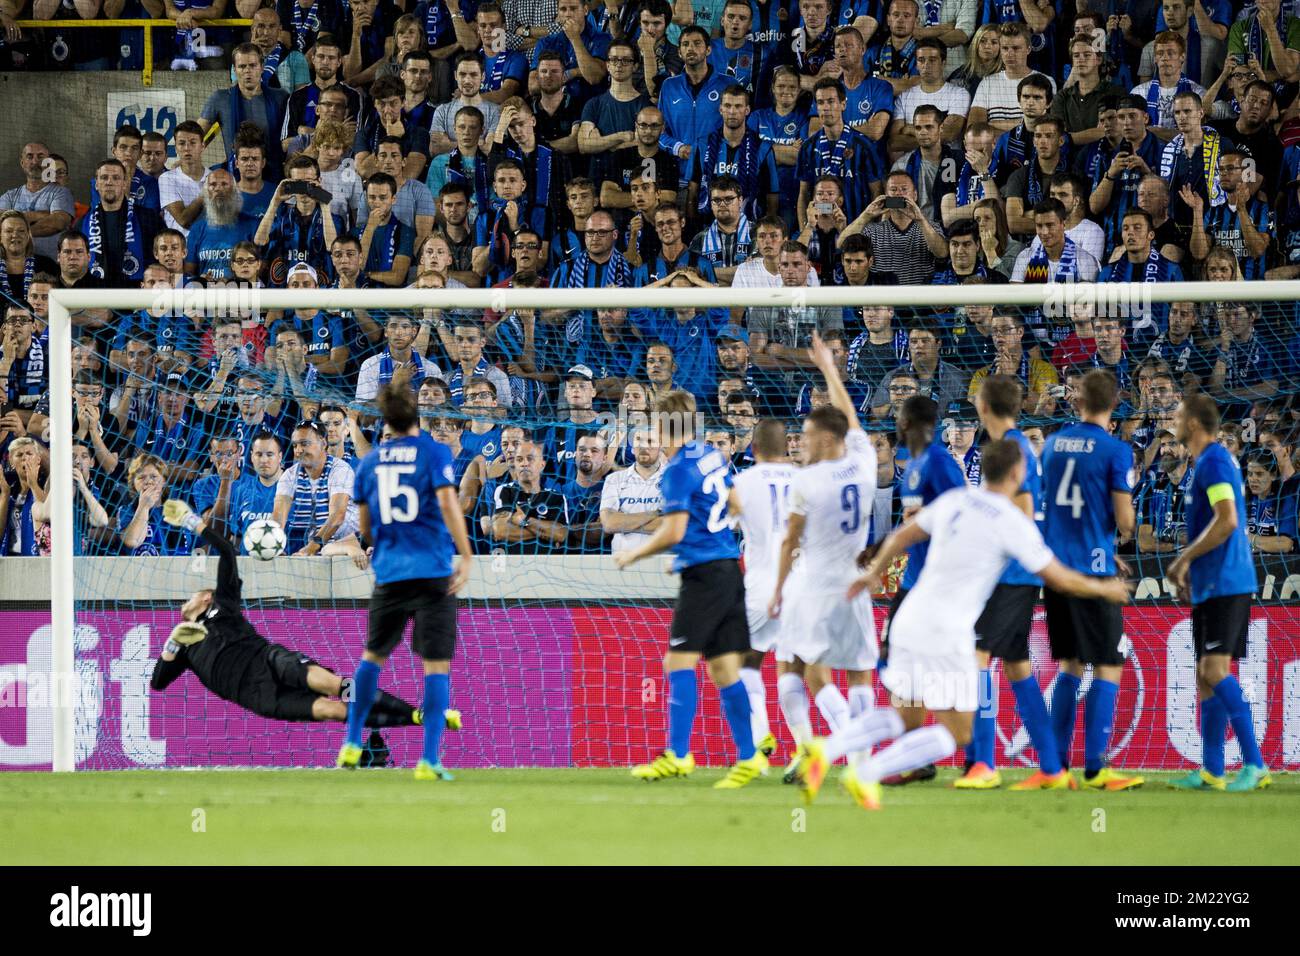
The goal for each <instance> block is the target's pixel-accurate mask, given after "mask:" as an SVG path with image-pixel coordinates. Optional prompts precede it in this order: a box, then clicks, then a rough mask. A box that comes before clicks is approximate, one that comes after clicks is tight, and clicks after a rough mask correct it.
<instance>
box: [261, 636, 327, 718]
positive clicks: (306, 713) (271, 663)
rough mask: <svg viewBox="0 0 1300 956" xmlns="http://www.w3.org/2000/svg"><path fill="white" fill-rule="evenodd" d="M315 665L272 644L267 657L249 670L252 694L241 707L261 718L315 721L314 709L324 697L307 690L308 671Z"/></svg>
mask: <svg viewBox="0 0 1300 956" xmlns="http://www.w3.org/2000/svg"><path fill="white" fill-rule="evenodd" d="M315 664H316V662H315V661H314V660H312V658H311V657H309V656H308V655H306V654H303V653H300V652H299V651H295V650H293V649H291V648H288V647H285V646H284V645H283V644H268V645H267V648H266V654H265V655H264V656H263V657H262V658H261V659H260V660H258V661H256V662H255V663H254V664H253V666H252V667H251V668H249V671H248V676H247V678H246V680H247V682H248V684H249V685H250V692H249V694H248V696H247V699H246V700H244V701H241V703H242V704H243V706H245V707H247V708H248V709H249V710H251V711H252V712H253V713H255V714H257V715H258V716H259V717H268V718H270V719H272V720H295V721H308V720H314V719H315V718H314V717H313V716H312V706H313V705H314V704H315V703H316V701H317V700H319V699H320V698H321V697H322V696H323V695H322V694H318V693H316V691H314V690H312V689H311V688H310V687H308V686H307V671H308V670H309V669H310V668H311V667H312V666H314V665H315Z"/></svg>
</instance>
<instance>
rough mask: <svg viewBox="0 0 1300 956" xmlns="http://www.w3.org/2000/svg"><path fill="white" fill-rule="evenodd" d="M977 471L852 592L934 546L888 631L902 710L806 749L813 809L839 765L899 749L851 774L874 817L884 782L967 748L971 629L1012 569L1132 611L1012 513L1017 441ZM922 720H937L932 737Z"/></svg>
mask: <svg viewBox="0 0 1300 956" xmlns="http://www.w3.org/2000/svg"><path fill="white" fill-rule="evenodd" d="M981 462H982V466H983V484H982V485H981V486H980V487H978V488H954V489H952V490H950V491H947V492H944V493H943V494H942V495H940V496H939V497H938V498H936V499H935V500H934V501H933V502H931V503H930V504H929V505H928V506H926V507H925V508H922V509H921V511H919V512H918V513H917V514H916V515H915V516H914V517H912V518H910V519H909V520H908V521H907V522H906V523H905V524H904V525H903V526H902V527H900V528H899V529H898V530H897V531H895V532H894V533H893V534H891V535H890V536H889V537H888V538H887V539H886V540H885V542H884V543H883V544H882V545H881V547H880V550H879V551H878V552H877V554H876V556H875V558H874V559H873V560H872V562H871V565H870V566H869V567H868V568H867V570H866V572H865V573H864V574H863V575H862V577H860V578H858V579H857V581H855V582H854V583H853V586H852V588H851V592H850V593H854V594H858V593H862V592H865V591H866V590H867V589H868V588H869V587H870V586H871V585H872V584H873V583H875V582H876V581H879V580H880V576H881V574H882V573H883V572H884V570H885V569H886V568H888V567H889V563H890V562H891V561H892V560H893V559H894V558H895V557H896V556H897V555H899V554H901V553H902V552H903V551H904V550H906V549H907V548H909V547H911V546H912V545H914V544H918V543H920V542H921V541H923V540H925V539H926V538H929V539H930V550H929V554H928V555H927V557H926V561H925V567H924V569H922V571H921V576H920V578H919V579H918V580H917V583H916V586H915V587H914V588H912V590H911V591H909V592H908V595H907V597H906V598H905V599H904V600H903V604H902V606H901V607H900V608H899V609H898V613H897V614H895V615H894V620H893V623H892V624H891V625H890V629H889V666H888V667H887V668H885V670H884V672H883V674H882V675H881V681H882V683H884V685H885V686H886V687H887V688H888V689H889V691H890V693H891V694H892V695H893V705H894V708H895V709H882V710H879V711H874V712H872V713H869V714H865V715H863V717H861V718H858V719H856V720H854V721H852V722H850V723H849V724H848V726H846V727H844V728H843V729H841V730H839V731H837V732H836V733H835V734H833V735H832V736H831V737H830V738H829V739H827V740H826V741H825V742H821V741H814V742H813V743H812V744H810V745H809V747H808V753H807V756H806V758H805V760H804V762H803V766H802V767H801V770H800V782H801V784H802V786H803V790H804V795H805V798H806V799H807V800H808V801H810V802H811V800H812V799H813V798H814V797H816V795H817V791H818V790H819V789H820V788H821V784H822V781H823V780H824V779H825V776H826V769H827V768H828V767H829V766H830V764H831V763H833V762H834V761H835V760H836V759H837V758H838V757H839V756H840V755H842V754H845V753H849V752H851V751H863V750H866V751H869V750H870V748H871V747H873V746H874V745H875V744H878V743H880V742H882V741H885V740H891V739H893V741H894V742H893V743H892V744H890V745H889V746H888V747H886V748H885V749H884V750H882V751H881V752H880V753H878V754H876V755H875V756H872V757H867V758H865V759H863V760H861V761H858V762H856V763H855V764H854V765H852V766H850V767H849V769H848V770H847V771H846V772H845V776H846V777H849V778H851V781H852V784H851V785H848V786H847V789H849V791H850V793H853V794H854V796H855V798H857V797H858V796H859V795H860V796H861V799H859V801H858V802H859V803H860V804H861V805H862V806H864V807H866V808H867V809H871V810H874V809H877V808H878V807H879V806H880V784H879V781H880V779H881V778H883V777H885V776H888V775H889V774H892V773H902V772H904V771H907V770H911V769H913V768H915V767H920V766H923V765H924V764H927V763H934V762H938V761H940V760H943V759H944V758H945V757H949V756H951V755H952V754H953V753H954V752H955V751H956V749H957V747H958V746H959V745H964V744H965V742H966V741H968V740H969V739H970V733H971V717H972V715H973V713H974V711H975V708H976V706H977V705H978V698H979V693H978V667H977V664H976V660H975V622H976V621H977V620H978V619H979V616H980V613H981V612H982V611H983V609H984V605H985V603H986V602H987V601H988V597H989V595H990V594H991V593H992V592H993V588H994V586H995V585H996V584H997V581H998V578H999V577H1000V576H1001V574H1002V571H1003V569H1004V568H1005V567H1006V564H1007V562H1008V561H1009V560H1011V559H1013V558H1014V559H1015V560H1017V561H1019V562H1020V563H1021V565H1023V566H1024V567H1025V568H1026V569H1027V570H1028V571H1030V573H1033V574H1038V575H1041V576H1042V578H1043V580H1044V581H1045V582H1047V584H1048V585H1049V586H1050V587H1052V588H1054V589H1055V590H1057V591H1061V592H1064V593H1067V594H1075V595H1078V596H1080V597H1090V598H1104V599H1105V600H1107V601H1111V602H1113V603H1116V604H1123V603H1124V602H1126V601H1127V600H1128V598H1129V587H1128V585H1127V584H1125V582H1124V581H1122V580H1121V579H1119V578H1101V577H1088V576H1085V575H1082V574H1079V573H1078V572H1077V571H1074V570H1071V569H1070V568H1067V567H1066V566H1065V565H1063V564H1061V563H1060V562H1059V561H1058V560H1056V558H1055V557H1054V556H1053V555H1052V552H1051V550H1049V549H1048V547H1047V545H1046V544H1045V543H1044V542H1043V536H1042V535H1041V534H1040V533H1039V531H1038V528H1037V526H1036V525H1035V524H1034V522H1033V521H1032V519H1030V518H1029V517H1028V516H1026V515H1025V514H1024V512H1022V511H1021V510H1020V509H1019V508H1018V507H1016V505H1015V503H1014V502H1013V500H1012V499H1013V497H1014V496H1015V494H1016V493H1017V491H1018V490H1019V489H1020V487H1021V483H1022V482H1023V481H1024V478H1025V461H1024V456H1023V454H1022V453H1021V450H1020V446H1019V445H1018V444H1017V443H1016V442H1015V441H1012V440H1007V439H1001V440H997V441H991V442H988V443H987V444H985V445H984V447H983V451H982V457H981ZM927 711H928V712H929V713H931V714H933V715H934V719H935V723H934V724H933V725H931V726H928V727H927V726H923V724H924V722H925V715H926V712H927ZM904 731H906V732H904ZM895 738H896V739H895Z"/></svg>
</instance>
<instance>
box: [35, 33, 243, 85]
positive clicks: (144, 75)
mask: <svg viewBox="0 0 1300 956" xmlns="http://www.w3.org/2000/svg"><path fill="white" fill-rule="evenodd" d="M15 22H16V23H17V25H18V26H19V27H20V28H22V29H24V30H29V29H30V30H42V29H48V30H103V29H114V28H122V27H125V28H130V29H140V30H141V34H142V35H143V37H144V40H143V48H142V53H143V56H144V64H143V65H142V66H141V67H140V82H141V83H142V84H143V85H144V86H153V30H154V28H159V29H166V28H167V27H175V26H176V22H175V21H174V20H168V19H165V18H164V19H160V20H153V19H134V20H18V21H15ZM252 23H253V21H252V20H241V19H238V18H234V19H230V18H222V19H220V20H203V21H201V22H200V23H199V26H198V28H200V29H201V28H204V27H247V26H251V25H252Z"/></svg>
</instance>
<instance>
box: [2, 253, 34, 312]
mask: <svg viewBox="0 0 1300 956" xmlns="http://www.w3.org/2000/svg"><path fill="white" fill-rule="evenodd" d="M35 275H36V257H35V256H28V257H27V264H26V265H25V266H23V295H22V298H23V300H24V301H25V300H26V299H27V292H28V290H30V289H31V287H32V279H33V278H34V277H35ZM8 286H9V269H8V267H7V266H6V265H5V257H4V256H2V255H0V289H3V290H4V291H6V292H8V291H9V289H8Z"/></svg>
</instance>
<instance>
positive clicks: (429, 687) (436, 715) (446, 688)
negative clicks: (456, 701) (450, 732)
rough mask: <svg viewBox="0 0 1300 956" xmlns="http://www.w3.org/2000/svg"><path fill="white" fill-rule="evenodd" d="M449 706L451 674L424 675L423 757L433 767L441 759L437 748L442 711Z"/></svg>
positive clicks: (441, 723)
mask: <svg viewBox="0 0 1300 956" xmlns="http://www.w3.org/2000/svg"><path fill="white" fill-rule="evenodd" d="M450 706H451V675H450V674H425V675H424V753H423V755H422V756H423V759H425V760H427V761H429V763H431V764H433V765H434V766H435V767H436V766H437V765H438V762H439V760H440V759H441V758H440V757H439V755H438V748H439V747H440V746H441V744H442V728H443V724H444V722H443V717H442V712H443V711H444V710H446V709H447V708H448V707H450Z"/></svg>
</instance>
